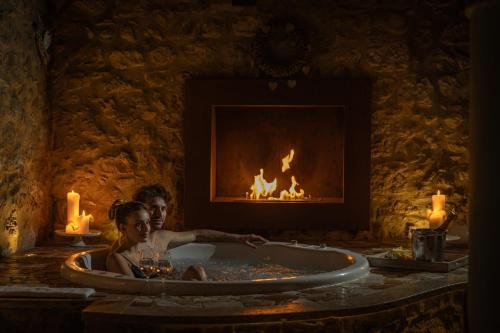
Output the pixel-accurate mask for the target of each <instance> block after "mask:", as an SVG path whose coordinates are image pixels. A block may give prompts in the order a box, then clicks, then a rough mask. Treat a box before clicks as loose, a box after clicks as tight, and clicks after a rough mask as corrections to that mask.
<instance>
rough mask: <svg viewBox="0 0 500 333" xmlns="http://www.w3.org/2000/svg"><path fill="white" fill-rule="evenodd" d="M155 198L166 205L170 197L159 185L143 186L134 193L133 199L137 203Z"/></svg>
mask: <svg viewBox="0 0 500 333" xmlns="http://www.w3.org/2000/svg"><path fill="white" fill-rule="evenodd" d="M156 197H160V198H163V200H165V203H168V202H169V201H170V199H171V198H172V196H171V195H170V192H169V191H168V190H167V189H166V188H165V187H164V186H163V185H161V184H151V185H145V186H142V187H140V188H139V189H137V191H135V193H134V196H133V199H134V200H135V201H139V202H146V201H148V200H149V199H153V198H156Z"/></svg>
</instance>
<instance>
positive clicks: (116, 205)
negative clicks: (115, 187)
mask: <svg viewBox="0 0 500 333" xmlns="http://www.w3.org/2000/svg"><path fill="white" fill-rule="evenodd" d="M141 209H144V210H145V211H147V209H146V206H144V204H143V203H142V202H139V201H128V202H126V201H125V200H121V199H118V200H115V202H113V204H112V205H111V207H110V208H109V211H108V217H109V219H110V220H115V222H116V226H117V227H120V224H127V216H129V215H130V214H131V213H133V212H137V211H140V210H141Z"/></svg>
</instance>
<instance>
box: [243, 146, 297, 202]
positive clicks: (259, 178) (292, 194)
mask: <svg viewBox="0 0 500 333" xmlns="http://www.w3.org/2000/svg"><path fill="white" fill-rule="evenodd" d="M294 154H295V151H294V150H293V149H291V150H290V154H288V155H286V156H285V157H283V158H282V159H281V163H282V166H281V172H285V171H286V170H289V169H291V167H290V163H291V162H292V160H293V155H294ZM291 182H292V185H291V186H290V188H289V189H288V190H282V191H281V192H280V196H279V198H276V197H273V193H274V191H276V188H277V186H278V181H277V180H276V178H274V180H273V181H272V182H270V183H269V182H267V181H266V180H265V179H264V169H260V173H259V174H258V175H256V176H254V183H253V184H252V186H250V190H251V191H252V193H250V195H248V194H247V199H253V200H259V199H261V198H267V199H268V200H297V199H304V198H305V191H304V189H300V190H299V191H298V192H297V190H296V189H295V187H296V186H298V185H299V183H298V182H297V180H296V179H295V176H292V177H291Z"/></svg>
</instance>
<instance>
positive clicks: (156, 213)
mask: <svg viewBox="0 0 500 333" xmlns="http://www.w3.org/2000/svg"><path fill="white" fill-rule="evenodd" d="M145 204H146V207H147V208H148V211H149V215H150V217H151V220H150V222H149V224H150V226H151V231H155V230H160V229H161V227H162V226H163V223H165V218H166V217H167V203H166V202H165V200H163V198H162V197H154V198H152V199H149V200H146V202H145Z"/></svg>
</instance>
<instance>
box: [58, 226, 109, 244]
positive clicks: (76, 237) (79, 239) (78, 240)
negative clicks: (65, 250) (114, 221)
mask: <svg viewBox="0 0 500 333" xmlns="http://www.w3.org/2000/svg"><path fill="white" fill-rule="evenodd" d="M55 232H56V235H58V236H62V237H72V238H73V241H72V243H71V244H69V246H74V247H87V246H89V245H87V244H85V242H84V241H83V238H84V237H97V236H99V235H100V234H101V231H99V230H89V232H88V233H84V234H76V233H68V232H66V230H56V231H55Z"/></svg>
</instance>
